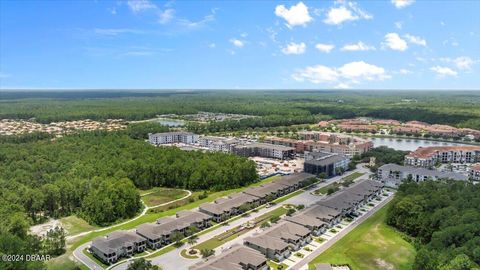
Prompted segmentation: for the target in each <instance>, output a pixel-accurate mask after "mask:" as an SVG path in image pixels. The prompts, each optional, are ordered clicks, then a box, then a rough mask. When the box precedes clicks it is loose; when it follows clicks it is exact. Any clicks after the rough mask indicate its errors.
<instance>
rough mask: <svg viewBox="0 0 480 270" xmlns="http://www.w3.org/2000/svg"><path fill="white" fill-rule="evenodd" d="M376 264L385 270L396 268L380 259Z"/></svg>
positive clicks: (377, 259)
mask: <svg viewBox="0 0 480 270" xmlns="http://www.w3.org/2000/svg"><path fill="white" fill-rule="evenodd" d="M375 263H376V264H377V266H378V267H379V268H380V269H385V270H395V266H393V264H391V263H388V262H386V261H384V260H382V259H380V258H376V259H375Z"/></svg>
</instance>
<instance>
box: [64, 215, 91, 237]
mask: <svg viewBox="0 0 480 270" xmlns="http://www.w3.org/2000/svg"><path fill="white" fill-rule="evenodd" d="M60 222H61V223H62V225H63V228H64V229H65V230H66V233H67V236H68V235H75V234H78V233H81V232H86V231H91V230H95V229H98V228H99V227H96V226H93V225H90V224H88V223H87V222H86V221H85V220H83V219H81V218H79V217H77V216H73V215H72V216H68V217H64V218H61V219H60Z"/></svg>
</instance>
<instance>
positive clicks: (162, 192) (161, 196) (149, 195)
mask: <svg viewBox="0 0 480 270" xmlns="http://www.w3.org/2000/svg"><path fill="white" fill-rule="evenodd" d="M143 194H146V195H142V200H143V202H144V203H145V204H146V205H147V206H149V207H152V206H155V205H159V204H163V203H168V202H170V201H173V200H177V199H180V198H182V197H184V196H186V195H187V194H188V193H187V192H186V191H184V190H181V189H175V188H158V187H157V188H154V189H150V190H149V191H148V192H143Z"/></svg>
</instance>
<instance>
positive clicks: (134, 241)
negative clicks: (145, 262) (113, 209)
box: [90, 231, 147, 264]
mask: <svg viewBox="0 0 480 270" xmlns="http://www.w3.org/2000/svg"><path fill="white" fill-rule="evenodd" d="M146 241H147V240H146V239H145V238H143V237H141V236H139V235H137V234H135V233H133V232H127V231H117V232H112V233H110V234H108V235H107V236H105V237H97V238H95V239H93V241H92V245H91V246H90V251H91V252H92V254H93V255H94V256H95V257H97V258H98V259H100V260H101V261H102V262H104V263H105V264H111V263H115V262H117V261H118V260H119V259H120V258H123V257H130V256H132V255H133V254H134V253H137V252H143V251H144V250H145V249H146Z"/></svg>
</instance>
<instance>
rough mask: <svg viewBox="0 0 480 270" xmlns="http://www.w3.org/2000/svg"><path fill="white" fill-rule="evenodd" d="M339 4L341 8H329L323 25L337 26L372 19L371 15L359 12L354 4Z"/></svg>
mask: <svg viewBox="0 0 480 270" xmlns="http://www.w3.org/2000/svg"><path fill="white" fill-rule="evenodd" d="M341 3H342V5H341V6H338V7H332V8H330V10H329V11H328V12H327V17H326V18H325V19H324V20H323V22H324V23H326V24H334V25H339V24H342V23H343V22H346V21H356V20H359V19H365V20H369V19H372V18H373V16H372V15H370V14H368V13H366V12H365V11H363V10H361V9H360V8H359V7H358V6H357V4H356V3H354V2H347V3H346V4H345V3H344V2H341Z"/></svg>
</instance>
